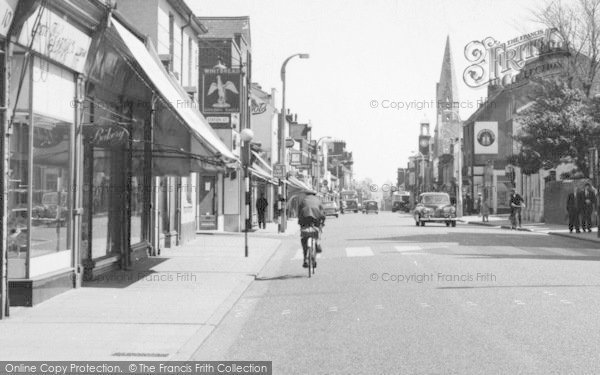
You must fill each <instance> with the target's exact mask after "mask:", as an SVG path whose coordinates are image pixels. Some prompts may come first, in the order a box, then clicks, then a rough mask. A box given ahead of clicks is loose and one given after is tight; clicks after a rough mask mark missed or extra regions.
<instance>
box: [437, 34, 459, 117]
mask: <svg viewBox="0 0 600 375" xmlns="http://www.w3.org/2000/svg"><path fill="white" fill-rule="evenodd" d="M456 87H457V82H456V76H455V75H454V64H453V63H452V52H451V50H450V35H448V36H446V47H445V48H444V57H443V60H442V71H441V73H440V81H439V82H438V84H437V93H436V99H437V102H438V110H437V113H438V114H441V113H442V111H443V110H444V109H452V103H455V102H457V101H458V92H457V88H456ZM444 105H446V106H448V105H449V106H450V108H444Z"/></svg>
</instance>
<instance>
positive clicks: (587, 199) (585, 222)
mask: <svg viewBox="0 0 600 375" xmlns="http://www.w3.org/2000/svg"><path fill="white" fill-rule="evenodd" d="M577 201H578V205H579V213H580V214H581V229H583V231H584V232H585V231H586V230H587V231H588V232H591V231H592V213H593V212H594V208H595V207H596V194H594V192H593V191H592V185H590V183H589V182H586V184H585V185H584V187H583V191H580V192H579V198H578V199H577Z"/></svg>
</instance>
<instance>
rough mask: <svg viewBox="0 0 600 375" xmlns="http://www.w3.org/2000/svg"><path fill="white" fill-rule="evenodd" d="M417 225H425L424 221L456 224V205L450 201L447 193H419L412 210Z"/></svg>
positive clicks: (449, 224)
mask: <svg viewBox="0 0 600 375" xmlns="http://www.w3.org/2000/svg"><path fill="white" fill-rule="evenodd" d="M414 218H415V223H416V225H417V226H419V225H421V226H422V227H424V226H425V223H426V222H430V223H432V222H438V223H446V226H447V227H449V226H451V225H452V226H453V227H455V226H456V207H454V205H452V204H451V203H450V196H449V195H448V194H447V193H423V194H421V195H419V199H418V200H417V206H416V207H415V211H414Z"/></svg>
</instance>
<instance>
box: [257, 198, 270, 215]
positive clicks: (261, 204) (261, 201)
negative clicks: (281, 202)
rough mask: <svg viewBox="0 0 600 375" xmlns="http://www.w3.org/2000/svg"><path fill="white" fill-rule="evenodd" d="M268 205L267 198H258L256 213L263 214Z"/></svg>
mask: <svg viewBox="0 0 600 375" xmlns="http://www.w3.org/2000/svg"><path fill="white" fill-rule="evenodd" d="M268 205H269V201H267V198H265V197H260V198H258V199H257V200H256V210H257V211H260V212H264V211H265V209H266V208H267V206H268Z"/></svg>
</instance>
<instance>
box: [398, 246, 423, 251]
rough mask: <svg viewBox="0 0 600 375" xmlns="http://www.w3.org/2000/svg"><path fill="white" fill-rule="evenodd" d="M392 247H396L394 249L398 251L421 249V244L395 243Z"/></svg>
mask: <svg viewBox="0 0 600 375" xmlns="http://www.w3.org/2000/svg"><path fill="white" fill-rule="evenodd" d="M394 248H395V249H396V251H399V252H403V251H415V250H417V251H418V250H422V249H421V246H416V245H397V246H394Z"/></svg>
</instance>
